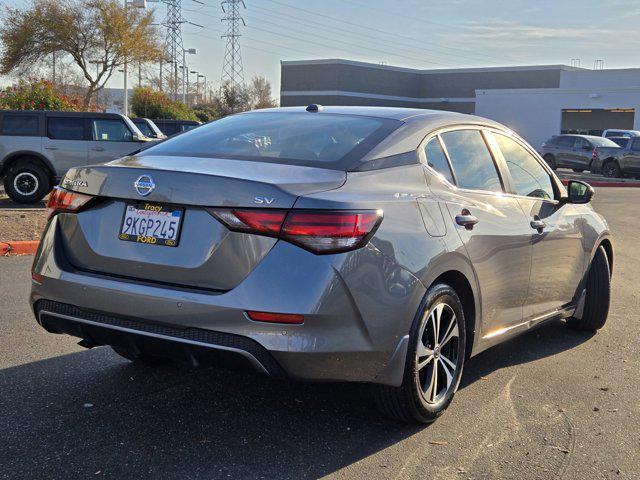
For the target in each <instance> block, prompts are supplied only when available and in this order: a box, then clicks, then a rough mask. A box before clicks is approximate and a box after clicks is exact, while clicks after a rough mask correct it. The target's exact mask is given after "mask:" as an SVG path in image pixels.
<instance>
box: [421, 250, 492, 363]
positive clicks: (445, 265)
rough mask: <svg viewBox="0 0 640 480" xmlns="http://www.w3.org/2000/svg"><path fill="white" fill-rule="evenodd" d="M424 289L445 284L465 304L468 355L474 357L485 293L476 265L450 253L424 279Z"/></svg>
mask: <svg viewBox="0 0 640 480" xmlns="http://www.w3.org/2000/svg"><path fill="white" fill-rule="evenodd" d="M421 281H422V283H423V284H424V286H425V287H426V288H427V289H429V288H431V287H432V286H433V285H435V284H437V283H446V284H447V285H449V286H451V287H452V288H453V289H454V290H455V291H456V293H457V294H458V296H459V297H460V302H461V303H462V307H463V312H464V318H465V327H466V331H467V337H466V345H467V348H466V350H467V351H466V355H467V357H469V356H471V355H473V354H474V353H475V349H476V346H477V345H476V342H477V340H478V333H479V332H480V330H481V321H482V320H481V319H482V306H481V305H482V304H481V298H482V293H481V291H480V285H479V283H478V278H477V276H476V272H475V270H474V268H473V265H472V264H471V262H470V261H469V259H468V258H467V256H466V255H464V254H462V253H460V252H458V251H451V252H447V253H445V254H443V255H441V256H440V258H438V260H437V263H436V264H435V265H432V266H431V268H430V269H429V272H428V273H427V274H426V275H423V276H422V277H421Z"/></svg>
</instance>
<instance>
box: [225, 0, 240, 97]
mask: <svg viewBox="0 0 640 480" xmlns="http://www.w3.org/2000/svg"><path fill="white" fill-rule="evenodd" d="M220 5H221V6H222V11H223V12H224V14H225V16H224V17H222V21H223V22H227V33H226V34H224V35H222V36H221V38H226V39H227V48H226V50H225V53H224V63H223V65H222V78H221V82H220V85H221V87H222V86H223V85H227V86H228V88H229V90H230V91H231V93H232V94H234V93H235V92H236V91H237V90H238V87H239V86H240V85H242V84H243V83H244V74H243V73H242V57H241V55H240V36H241V35H240V23H242V25H244V26H246V25H247V24H246V23H245V21H244V19H243V18H242V16H241V15H240V5H242V7H243V8H247V6H246V5H245V4H244V0H223V1H222V2H221V3H220Z"/></svg>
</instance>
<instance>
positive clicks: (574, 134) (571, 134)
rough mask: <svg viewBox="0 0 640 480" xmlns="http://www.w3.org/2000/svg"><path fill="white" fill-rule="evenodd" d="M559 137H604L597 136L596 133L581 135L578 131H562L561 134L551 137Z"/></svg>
mask: <svg viewBox="0 0 640 480" xmlns="http://www.w3.org/2000/svg"><path fill="white" fill-rule="evenodd" d="M559 137H578V138H586V139H587V140H588V139H592V138H593V139H600V140H602V139H603V138H604V137H599V136H598V135H581V134H579V133H563V134H562V135H556V136H555V137H553V138H559Z"/></svg>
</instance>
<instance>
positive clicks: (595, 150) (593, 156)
mask: <svg viewBox="0 0 640 480" xmlns="http://www.w3.org/2000/svg"><path fill="white" fill-rule="evenodd" d="M591 158H598V149H596V148H594V149H593V152H592V153H591Z"/></svg>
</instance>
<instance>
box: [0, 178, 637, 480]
mask: <svg viewBox="0 0 640 480" xmlns="http://www.w3.org/2000/svg"><path fill="white" fill-rule="evenodd" d="M639 204H640V189H636V188H601V189H598V190H597V194H596V198H595V200H594V205H595V208H596V209H597V210H598V211H600V212H601V213H603V214H604V215H605V217H606V218H607V219H608V221H609V223H610V226H611V228H612V230H613V233H614V237H615V238H614V240H615V251H616V261H615V268H614V280H613V295H612V299H613V303H612V308H611V312H610V316H609V321H608V323H607V325H606V327H605V328H604V329H603V330H601V331H600V332H599V333H598V334H596V335H595V336H592V335H589V334H584V333H576V332H574V331H571V330H569V329H567V328H566V327H565V326H564V325H563V324H562V323H561V322H556V323H552V324H549V325H546V326H544V327H542V328H540V329H538V330H536V331H533V332H531V333H529V334H527V335H525V336H522V337H520V338H518V339H515V340H513V341H510V342H508V343H506V344H503V345H500V346H498V347H495V348H493V349H491V350H489V351H487V352H484V353H483V354H481V355H479V356H478V357H475V358H474V359H472V360H471V361H469V362H468V364H467V365H466V367H465V372H464V374H463V380H462V384H461V387H460V390H459V392H458V394H457V395H456V398H455V400H454V402H453V404H452V405H451V407H450V408H449V410H448V411H447V412H446V414H445V415H444V416H443V417H442V418H441V419H440V420H439V421H438V422H436V423H435V424H433V425H431V426H429V427H425V428H418V427H409V426H405V425H399V424H396V423H393V422H391V421H387V420H385V419H383V418H380V417H379V415H378V413H377V412H376V410H375V409H374V407H373V405H372V403H371V401H370V398H369V396H368V393H367V389H366V388H364V387H363V386H359V385H336V384H298V383H289V382H285V381H273V380H270V379H268V378H265V377H260V376H257V375H251V374H238V373H234V372H228V371H223V370H217V369H207V370H195V369H180V368H175V367H174V368H171V367H161V368H149V367H141V366H134V365H132V364H130V363H128V362H126V361H125V360H122V359H120V358H119V357H117V356H116V355H115V354H114V353H112V352H111V351H110V350H109V349H107V348H96V349H93V350H84V349H82V348H81V347H78V346H77V345H76V343H75V341H74V340H73V339H72V338H69V337H62V336H54V335H50V334H47V333H45V332H44V331H42V330H41V329H40V328H39V327H38V326H37V325H36V323H35V321H34V319H33V318H32V315H31V314H30V312H29V308H28V305H27V301H26V299H27V295H28V290H29V282H30V277H29V267H30V262H31V260H32V258H31V257H9V258H0V286H1V288H0V291H1V292H2V293H1V295H2V298H0V419H1V421H0V445H2V448H1V449H0V478H6V479H9V478H12V479H13V478H16V479H17V478H20V479H24V478H64V479H69V478H102V477H106V478H117V479H124V478H155V479H157V478H163V479H164V478H176V479H212V478H266V479H280V478H291V479H299V478H320V477H325V476H327V477H330V478H356V479H372V478H375V479H378V478H380V479H395V478H430V479H431V478H433V479H469V478H471V479H518V480H523V479H551V478H563V479H610V478H616V479H618V478H627V479H635V478H639V477H640V454H639V453H638V452H640V387H638V385H639V384H640V368H639V367H640V339H639V338H640V337H639V335H638V325H639V323H640V314H639V313H638V309H639V307H640V289H639V287H638V285H639V284H640V282H639V280H640V278H639V275H640V274H639V273H638V272H640V255H638V253H639V250H638V226H637V225H636V224H635V223H634V222H632V221H630V219H631V218H632V212H633V213H635V211H636V209H637V206H638V205H639Z"/></svg>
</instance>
